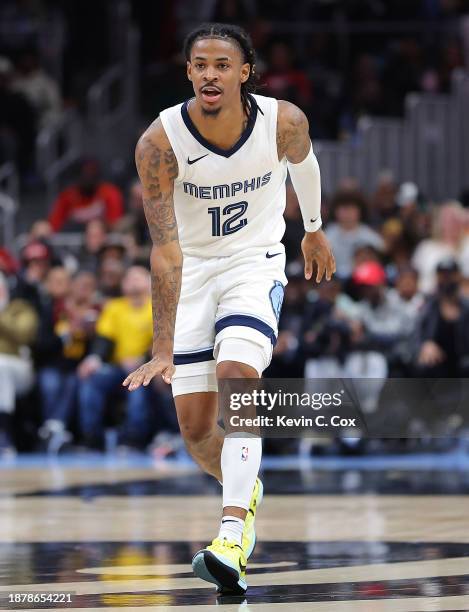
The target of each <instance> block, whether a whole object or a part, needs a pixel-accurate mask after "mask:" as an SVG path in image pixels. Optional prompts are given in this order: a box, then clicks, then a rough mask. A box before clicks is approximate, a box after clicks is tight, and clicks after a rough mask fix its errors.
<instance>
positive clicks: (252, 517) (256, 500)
mask: <svg viewBox="0 0 469 612" xmlns="http://www.w3.org/2000/svg"><path fill="white" fill-rule="evenodd" d="M263 496H264V485H263V484H262V480H261V479H260V478H256V484H255V485H254V489H253V491H252V496H251V503H250V505H249V510H248V513H247V514H246V519H245V521H244V531H243V542H242V546H243V550H244V554H245V555H246V559H249V557H250V556H251V555H252V553H253V552H254V548H255V547H256V529H255V521H256V512H257V508H258V507H259V506H260V505H261V503H262V498H263Z"/></svg>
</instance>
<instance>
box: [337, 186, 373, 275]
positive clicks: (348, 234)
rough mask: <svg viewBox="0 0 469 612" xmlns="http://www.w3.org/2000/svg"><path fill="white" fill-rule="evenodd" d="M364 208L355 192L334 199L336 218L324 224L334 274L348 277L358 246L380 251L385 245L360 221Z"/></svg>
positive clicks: (362, 201) (341, 194)
mask: <svg viewBox="0 0 469 612" xmlns="http://www.w3.org/2000/svg"><path fill="white" fill-rule="evenodd" d="M365 209H366V205H365V202H364V200H363V198H362V197H361V195H360V194H358V193H352V192H344V193H339V194H338V195H337V196H336V197H335V199H334V202H333V207H332V210H333V217H334V219H335V221H333V222H332V223H330V224H329V225H328V226H327V228H326V234H327V237H328V239H329V241H330V243H331V247H332V251H333V253H334V257H335V260H336V265H337V275H338V276H339V277H340V278H342V279H347V278H349V277H350V276H351V274H352V260H353V254H354V252H355V249H356V248H357V247H358V246H359V245H360V246H363V245H364V244H369V245H370V246H372V247H374V248H376V249H378V250H379V251H382V249H383V246H384V243H383V240H382V238H381V237H380V236H379V235H378V234H377V233H376V232H375V231H374V230H372V229H371V227H369V226H368V225H365V224H364V223H363V222H362V218H363V216H364V212H365Z"/></svg>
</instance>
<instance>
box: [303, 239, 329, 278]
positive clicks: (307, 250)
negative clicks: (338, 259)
mask: <svg viewBox="0 0 469 612" xmlns="http://www.w3.org/2000/svg"><path fill="white" fill-rule="evenodd" d="M301 250H302V251H303V257H304V258H305V278H306V279H307V280H309V279H310V278H311V277H312V275H313V264H314V263H316V266H317V274H316V282H317V283H320V282H321V280H322V278H323V276H324V273H325V274H326V280H331V278H332V275H333V274H334V272H335V259H334V255H333V254H332V250H331V246H330V244H329V241H328V239H327V238H326V235H325V233H324V232H323V231H322V230H318V231H317V232H306V234H305V235H304V238H303V240H302V241H301Z"/></svg>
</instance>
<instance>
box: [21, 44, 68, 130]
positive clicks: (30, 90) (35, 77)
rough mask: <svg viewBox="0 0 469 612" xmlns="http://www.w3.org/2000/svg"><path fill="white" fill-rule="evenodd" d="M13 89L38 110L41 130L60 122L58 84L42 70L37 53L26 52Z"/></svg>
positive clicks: (60, 101) (32, 51)
mask: <svg viewBox="0 0 469 612" xmlns="http://www.w3.org/2000/svg"><path fill="white" fill-rule="evenodd" d="M16 69H17V75H16V77H15V79H14V82H13V86H12V89H13V91H17V92H19V93H21V94H23V95H24V97H25V98H26V99H27V100H28V102H29V103H30V104H31V105H32V106H33V108H34V109H35V110H36V114H37V117H38V123H39V126H38V127H40V128H42V127H47V126H49V125H52V124H54V123H56V122H57V121H58V119H59V118H60V112H61V107H62V100H61V97H60V91H59V87H58V85H57V83H56V82H55V81H54V80H53V79H52V78H51V77H50V76H49V75H48V74H47V73H46V72H45V71H44V70H43V69H42V68H41V66H40V63H39V57H38V54H37V52H36V51H34V50H28V51H24V52H23V53H22V54H21V56H20V57H19V60H18V62H17V65H16Z"/></svg>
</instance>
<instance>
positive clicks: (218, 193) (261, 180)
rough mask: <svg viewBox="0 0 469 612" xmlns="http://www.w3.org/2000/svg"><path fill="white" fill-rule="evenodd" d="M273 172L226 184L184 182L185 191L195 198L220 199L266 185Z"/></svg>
mask: <svg viewBox="0 0 469 612" xmlns="http://www.w3.org/2000/svg"><path fill="white" fill-rule="evenodd" d="M271 175H272V172H267V173H266V174H264V175H263V176H255V177H254V178H252V179H246V180H245V181H236V182H234V183H230V184H225V185H212V186H199V185H195V184H194V183H189V182H186V181H185V182H184V193H187V194H189V195H191V196H193V197H194V198H199V199H202V200H220V199H222V198H232V197H233V196H235V195H236V194H237V193H248V192H249V191H255V190H256V189H259V188H260V187H264V185H267V183H268V182H269V181H270V177H271Z"/></svg>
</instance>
